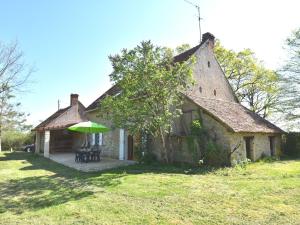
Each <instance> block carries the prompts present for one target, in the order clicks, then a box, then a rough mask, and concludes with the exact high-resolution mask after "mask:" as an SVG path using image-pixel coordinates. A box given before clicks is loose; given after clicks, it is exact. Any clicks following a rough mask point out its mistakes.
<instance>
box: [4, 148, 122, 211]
mask: <svg viewBox="0 0 300 225" xmlns="http://www.w3.org/2000/svg"><path fill="white" fill-rule="evenodd" d="M2 155H4V157H1V156H0V160H1V161H5V160H26V161H27V162H29V163H30V164H31V165H30V166H25V167H22V168H20V169H19V170H20V171H24V174H26V171H30V170H46V171H50V172H52V173H48V174H46V175H39V172H38V171H37V173H36V174H37V176H34V175H33V176H28V177H22V172H21V177H20V178H15V177H12V179H10V180H7V181H5V182H1V181H0V214H1V213H4V212H7V211H10V212H12V213H15V214H21V213H23V212H25V211H30V210H37V209H42V208H46V207H52V206H55V205H59V204H63V203H66V202H69V201H74V200H80V199H82V198H86V197H88V196H91V195H93V194H95V193H96V192H103V191H104V188H106V187H113V186H116V185H118V184H120V178H121V177H123V176H124V175H125V174H124V173H115V174H99V173H98V174H97V173H83V172H79V171H76V170H74V169H71V168H68V167H65V166H63V165H60V164H58V163H55V162H53V161H51V160H49V159H45V158H43V157H41V156H38V155H34V154H29V153H22V152H14V153H4V154H2ZM12 167H13V164H12ZM15 169H16V170H18V168H15ZM95 177H97V181H96V182H93V180H94V179H93V178H95Z"/></svg>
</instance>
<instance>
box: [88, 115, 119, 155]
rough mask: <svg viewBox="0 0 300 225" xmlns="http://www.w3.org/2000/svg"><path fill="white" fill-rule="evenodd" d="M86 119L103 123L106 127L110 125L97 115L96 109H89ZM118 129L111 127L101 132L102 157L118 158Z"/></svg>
mask: <svg viewBox="0 0 300 225" xmlns="http://www.w3.org/2000/svg"><path fill="white" fill-rule="evenodd" d="M86 116H87V118H88V120H90V121H93V122H96V123H100V124H103V125H105V126H107V127H111V123H110V122H108V121H104V120H102V119H101V118H99V117H97V112H96V111H90V112H87V114H86ZM119 136H120V129H117V128H112V129H111V130H110V131H109V132H106V133H103V136H102V142H103V146H102V155H103V156H104V157H110V158H114V159H119V138H120V137H119Z"/></svg>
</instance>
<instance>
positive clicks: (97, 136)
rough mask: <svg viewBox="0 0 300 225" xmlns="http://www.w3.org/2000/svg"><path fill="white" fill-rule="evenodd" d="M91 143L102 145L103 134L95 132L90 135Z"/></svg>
mask: <svg viewBox="0 0 300 225" xmlns="http://www.w3.org/2000/svg"><path fill="white" fill-rule="evenodd" d="M92 138H93V139H92V144H93V145H103V134H102V133H97V134H94V135H93V136H92Z"/></svg>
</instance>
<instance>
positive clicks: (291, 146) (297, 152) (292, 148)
mask: <svg viewBox="0 0 300 225" xmlns="http://www.w3.org/2000/svg"><path fill="white" fill-rule="evenodd" d="M283 152H284V154H285V155H288V156H293V157H296V156H300V133H298V132H291V133H288V134H287V135H286V137H285V143H284V144H283Z"/></svg>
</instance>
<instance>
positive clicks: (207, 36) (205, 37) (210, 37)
mask: <svg viewBox="0 0 300 225" xmlns="http://www.w3.org/2000/svg"><path fill="white" fill-rule="evenodd" d="M207 40H208V41H209V42H208V43H209V46H210V47H211V48H214V46H215V36H214V35H213V34H211V33H209V32H207V33H205V34H203V35H202V42H201V44H203V43H204V42H206V41H207Z"/></svg>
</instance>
